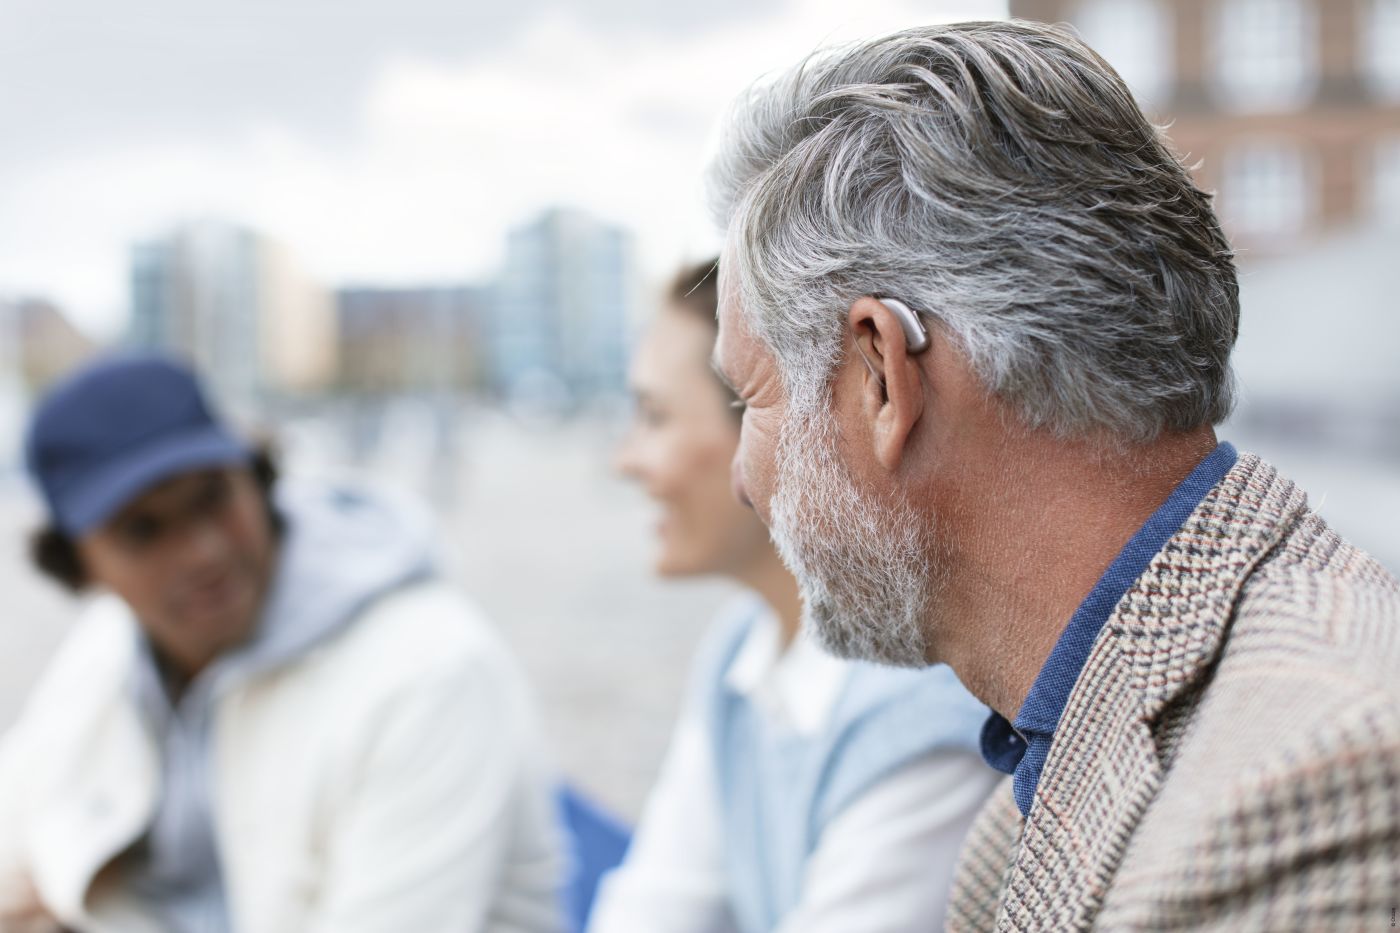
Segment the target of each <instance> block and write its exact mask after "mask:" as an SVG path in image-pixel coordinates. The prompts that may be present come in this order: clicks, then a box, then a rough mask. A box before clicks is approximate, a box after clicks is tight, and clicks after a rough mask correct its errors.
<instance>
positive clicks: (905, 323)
mask: <svg viewBox="0 0 1400 933" xmlns="http://www.w3.org/2000/svg"><path fill="white" fill-rule="evenodd" d="M875 300H876V301H878V302H880V304H882V305H884V306H885V307H886V308H887V309H889V312H890V313H891V314H893V315H894V316H895V319H896V320H898V321H899V326H900V329H901V330H903V331H904V347H905V352H906V353H908V354H909V355H910V356H913V355H915V354H916V353H922V352H924V351H925V350H927V349H928V347H929V338H928V328H926V327H925V326H924V322H923V321H921V320H919V315H918V314H917V313H916V312H915V311H914V309H913V308H910V307H909V306H908V305H907V304H905V303H904V302H902V301H900V300H899V299H898V298H876V299H875Z"/></svg>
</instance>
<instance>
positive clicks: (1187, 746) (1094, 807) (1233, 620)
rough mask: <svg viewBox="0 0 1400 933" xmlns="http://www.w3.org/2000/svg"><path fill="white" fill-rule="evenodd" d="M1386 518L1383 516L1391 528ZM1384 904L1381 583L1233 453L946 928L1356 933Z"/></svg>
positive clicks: (1392, 689) (1390, 629) (1394, 691)
mask: <svg viewBox="0 0 1400 933" xmlns="http://www.w3.org/2000/svg"><path fill="white" fill-rule="evenodd" d="M1397 520H1400V516H1397ZM1396 908H1400V583H1397V582H1396V580H1395V578H1394V577H1392V576H1391V575H1390V574H1388V573H1387V572H1386V571H1385V570H1384V569H1383V568H1381V567H1380V565H1378V564H1377V563H1376V562H1375V561H1374V560H1372V559H1371V558H1370V557H1368V556H1367V555H1366V554H1365V553H1363V552H1362V551H1360V550H1358V549H1356V548H1354V547H1352V546H1351V545H1350V544H1348V543H1346V542H1345V541H1344V540H1342V539H1341V538H1340V537H1338V536H1337V535H1336V534H1335V533H1334V532H1333V531H1332V530H1331V529H1329V528H1328V527H1327V525H1326V524H1325V523H1324V522H1323V521H1322V520H1321V519H1320V518H1318V517H1317V516H1316V515H1315V514H1313V513H1312V512H1311V511H1309V509H1308V507H1307V499H1306V497H1305V496H1304V494H1303V493H1302V491H1301V490H1299V489H1298V488H1297V487H1296V486H1295V485H1294V484H1293V483H1291V482H1289V481H1288V480H1287V479H1285V478H1283V477H1282V476H1280V475H1279V474H1278V472H1277V471H1276V470H1274V469H1273V468H1272V467H1270V466H1269V465H1268V464H1266V463H1264V462H1262V461H1261V460H1260V459H1259V458H1258V457H1256V456H1253V455H1249V454H1245V455H1242V456H1241V457H1240V459H1239V462H1238V463H1237V464H1236V465H1235V467H1234V468H1233V469H1232V470H1231V471H1230V472H1229V473H1228V474H1227V475H1226V477H1225V478H1224V479H1223V480H1222V481H1221V482H1220V484H1219V485H1217V486H1216V488H1215V489H1214V490H1212V492H1211V493H1210V494H1209V495H1207V496H1206V498H1205V499H1204V500H1203V501H1202V502H1201V504H1200V505H1199V506H1198V507H1197V508H1196V510H1195V511H1194V512H1193V513H1192V515H1191V517H1190V518H1189V519H1187V521H1186V522H1185V524H1184V525H1183V526H1182V527H1181V529H1180V530H1179V531H1178V532H1177V533H1176V534H1175V535H1174V536H1173V537H1172V538H1171V540H1170V541H1168V542H1167V544H1166V546H1165V547H1163V548H1162V550H1161V551H1160V552H1159V553H1158V554H1157V556H1156V557H1155V558H1154V559H1153V561H1152V563H1151V564H1150V565H1149V567H1148V569H1147V570H1146V571H1145V572H1144V573H1143V574H1142V576H1141V577H1139V578H1138V580H1137V582H1136V583H1135V584H1134V585H1133V587H1132V588H1131V589H1129V591H1128V592H1127V594H1126V595H1125V596H1124V597H1123V599H1122V600H1121V601H1120V602H1119V603H1118V605H1117V607H1116V608H1115V609H1114V612H1113V615H1112V616H1111V617H1110V618H1109V620H1108V623H1107V624H1106V625H1105V626H1104V628H1103V631H1102V632H1101V633H1100V634H1099V638H1098V640H1097V641H1096V642H1095V644H1094V648H1093V651H1092V652H1091V654H1090V656H1089V660H1088V662H1087V664H1086V665H1085V667H1084V670H1083V673H1082V674H1081V675H1080V677H1079V679H1078V681H1077V682H1076V684H1075V687H1074V691H1073V692H1072V694H1071V695H1070V699H1069V703H1068V704H1067V706H1066V708H1065V712H1064V716H1063V718H1062V719H1061V723H1060V728H1059V730H1058V731H1057V733H1056V735H1055V741H1054V745H1053V746H1052V748H1051V750H1050V755H1049V758H1048V760H1047V762H1046V766H1045V770H1044V772H1043V774H1042V777H1041V780H1040V783H1039V785H1038V787H1037V790H1036V795H1035V800H1034V803H1033V805H1032V807H1031V811H1030V815H1029V817H1027V818H1025V819H1023V818H1022V817H1021V814H1020V812H1019V811H1018V810H1017V808H1016V804H1015V802H1014V801H1013V799H1012V796H1011V785H1010V779H1008V780H1007V781H1006V782H1005V784H1004V785H1003V786H1002V787H1001V788H999V789H998V791H997V792H996V793H995V794H993V795H992V797H991V798H990V800H989V801H988V803H987V805H986V807H985V808H984V810H983V812H982V814H981V815H980V816H979V818H978V821H977V823H976V824H975V825H974V827H973V829H972V832H971V834H970V835H969V837H968V841H967V844H966V845H965V847H964V850H963V854H962V857H961V860H960V864H959V867H958V871H957V875H956V877H955V880H954V887H953V893H952V901H951V904H950V906H949V914H948V929H949V930H951V931H956V933H962V931H980V930H998V931H1005V930H1046V931H1050V930H1054V931H1072V930H1087V929H1098V930H1259V931H1269V933H1277V931H1288V930H1299V931H1304V930H1306V931H1314V930H1374V929H1389V928H1391V924H1392V919H1391V918H1392V910H1394V909H1396Z"/></svg>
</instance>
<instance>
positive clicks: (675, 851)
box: [589, 260, 998, 933]
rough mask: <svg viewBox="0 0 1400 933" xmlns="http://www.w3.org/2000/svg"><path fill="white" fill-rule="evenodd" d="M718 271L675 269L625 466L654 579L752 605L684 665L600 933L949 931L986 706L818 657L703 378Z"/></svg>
mask: <svg viewBox="0 0 1400 933" xmlns="http://www.w3.org/2000/svg"><path fill="white" fill-rule="evenodd" d="M715 280H716V263H715V262H714V261H713V260H711V261H709V262H703V263H700V264H698V265H695V266H693V267H690V268H687V269H684V270H682V271H681V272H680V273H679V274H678V275H677V277H676V279H675V281H674V282H673V283H672V287H671V290H670V294H669V298H668V300H667V301H666V303H665V304H664V306H663V307H662V309H661V311H660V312H659V313H658V314H657V315H656V317H655V319H654V320H653V322H652V324H651V326H650V328H649V329H648V331H647V334H646V336H645V337H644V339H643V340H642V342H641V345H640V346H639V347H638V349H637V353H636V355H635V356H634V358H633V361H632V366H631V377H630V381H631V383H632V389H633V394H634V396H635V398H636V405H637V414H636V420H635V423H634V424H633V427H632V431H631V433H630V434H629V436H628V438H627V440H626V441H625V443H624V444H623V446H622V447H621V449H620V450H619V452H618V463H619V466H620V468H621V469H622V471H623V472H624V473H626V474H627V475H628V476H629V477H631V478H632V479H634V480H636V481H637V482H638V483H639V484H641V486H642V487H643V488H644V490H645V491H646V492H647V494H648V495H649V496H651V497H652V498H653V499H655V500H656V501H657V503H658V504H659V505H660V506H661V508H662V518H661V521H660V523H659V525H658V529H657V531H658V538H659V541H658V544H659V551H658V557H657V569H658V571H659V572H660V573H661V574H662V575H663V576H666V577H671V578H685V577H694V576H699V575H715V576H719V577H722V578H726V579H728V580H731V581H733V582H735V583H737V584H739V585H740V586H742V587H743V588H744V589H745V590H746V593H745V594H744V595H743V596H740V597H738V598H737V599H736V600H735V601H734V602H733V603H732V604H731V606H730V607H729V608H728V610H727V611H725V612H723V613H721V616H720V618H719V619H718V620H717V621H716V623H715V625H714V627H713V628H712V630H711V632H710V634H709V636H708V637H707V639H706V641H705V643H704V644H703V645H702V647H701V649H700V650H699V651H698V652H697V655H696V660H695V662H694V666H693V670H692V680H691V684H690V690H689V693H688V695H687V697H686V701H685V704H684V707H683V710H682V713H681V715H680V718H679V720H678V722H677V725H676V728H675V732H674V734H673V737H672V740H671V748H670V751H669V753H668V755H667V757H666V760H665V763H664V764H663V766H662V770H661V773H660V775H659V777H658V779H657V782H656V785H655V787H654V788H653V790H652V792H651V795H650V797H649V799H648V801H647V804H646V808H645V811H644V813H643V816H642V819H641V823H640V825H639V826H638V829H637V833H636V836H635V838H634V839H633V842H632V846H631V849H630V850H629V851H628V853H627V856H626V858H625V860H624V861H623V864H622V865H621V867H620V868H619V869H618V870H617V871H615V872H614V873H613V874H611V875H610V876H608V877H607V878H605V879H604V882H603V884H602V886H601V888H600V891H599V896H598V902H597V905H596V907H595V908H594V914H593V918H592V922H591V923H590V924H589V929H590V931H592V933H761V931H773V930H776V931H791V933H798V931H802V933H818V931H831V933H837V931H857V930H858V931H861V933H900V931H913V930H932V929H936V928H939V927H941V926H942V917H943V912H944V907H945V903H946V894H947V888H948V885H949V883H950V881H951V878H952V871H953V865H954V862H955V859H956V857H957V853H958V850H959V847H960V846H961V844H962V840H963V836H964V835H965V833H966V832H967V828H968V826H969V825H970V824H971V822H972V819H973V817H974V816H975V814H976V813H977V811H978V809H979V808H980V807H981V804H982V802H983V800H984V799H985V798H986V796H987V794H988V793H990V792H991V790H992V788H993V787H994V786H995V785H996V782H997V779H998V775H997V774H996V772H995V771H993V770H992V769H990V768H988V767H987V766H986V765H985V764H984V763H983V762H982V760H981V757H980V755H979V754H978V752H977V733H978V729H979V728H980V727H981V723H982V721H983V720H984V719H985V718H986V715H987V710H986V707H985V706H983V705H982V704H981V703H980V702H978V701H977V700H975V699H974V698H973V697H972V696H971V695H970V694H969V693H968V692H967V691H966V690H964V689H963V687H962V685H961V684H960V683H958V679H957V678H956V677H955V676H954V675H953V672H952V671H951V670H950V669H949V668H947V667H946V666H939V667H935V668H932V669H928V670H921V671H910V670H895V669H892V668H888V667H880V666H877V665H874V664H869V663H866V662H862V661H847V660H841V659H838V658H833V657H831V656H830V655H827V654H824V653H823V652H822V651H821V649H820V647H819V645H818V643H817V641H816V640H815V638H814V635H813V633H812V632H810V631H805V630H803V629H802V628H801V626H800V616H801V603H800V600H799V596H798V589H797V581H796V580H794V579H793V577H792V574H791V573H790V572H789V571H788V570H787V568H786V567H784V566H783V561H782V558H781V557H780V556H779V554H778V551H777V549H776V548H775V547H774V546H773V542H772V540H771V539H770V537H769V535H768V529H767V528H765V527H764V525H763V523H762V522H761V521H759V519H758V517H757V516H755V515H754V513H753V511H752V510H751V509H748V508H746V507H744V506H743V505H741V504H740V503H739V502H738V501H736V500H735V498H734V497H733V495H732V493H731V490H730V473H729V464H730V461H731V460H732V459H733V458H734V453H735V449H736V448H737V446H738V443H739V421H740V414H741V413H740V411H739V410H738V409H737V407H736V404H735V403H736V401H737V400H736V399H735V398H734V396H733V394H732V393H731V392H730V391H729V390H728V389H727V388H726V387H725V386H724V385H723V384H721V383H720V381H719V380H718V379H717V378H716V377H715V373H714V371H713V370H712V369H711V368H710V365H709V358H710V348H711V347H712V346H713V344H714V339H715V330H716V322H715V303H716V290H715Z"/></svg>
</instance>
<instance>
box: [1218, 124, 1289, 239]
mask: <svg viewBox="0 0 1400 933" xmlns="http://www.w3.org/2000/svg"><path fill="white" fill-rule="evenodd" d="M1311 176H1312V173H1311V172H1310V170H1309V165H1308V160H1307V158H1306V157H1305V156H1304V153H1303V152H1302V151H1301V150H1299V149H1298V148H1297V147H1295V146H1290V145H1286V144H1279V145H1269V144H1254V145H1249V146H1245V147H1242V148H1240V149H1236V150H1233V151H1231V152H1229V153H1227V154H1226V157H1225V163H1224V171H1223V173H1222V175H1221V179H1220V204H1221V213H1222V214H1223V215H1224V218H1225V221H1226V223H1227V224H1228V225H1229V227H1230V230H1231V232H1232V233H1234V234H1237V235H1240V236H1244V237H1246V238H1248V239H1250V240H1252V241H1254V242H1256V243H1257V242H1264V241H1271V240H1273V241H1280V240H1288V239H1290V238H1292V237H1295V236H1297V235H1298V234H1299V233H1301V232H1303V230H1304V228H1305V227H1306V226H1307V224H1308V221H1309V219H1310V218H1311V216H1312V177H1311Z"/></svg>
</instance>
